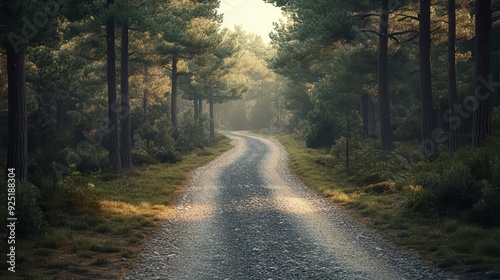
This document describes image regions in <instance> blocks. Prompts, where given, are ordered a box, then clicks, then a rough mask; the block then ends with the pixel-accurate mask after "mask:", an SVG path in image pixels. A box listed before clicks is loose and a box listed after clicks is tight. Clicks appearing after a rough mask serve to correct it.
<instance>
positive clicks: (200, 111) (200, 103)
mask: <svg viewBox="0 0 500 280" xmlns="http://www.w3.org/2000/svg"><path fill="white" fill-rule="evenodd" d="M198 114H200V116H201V115H202V114H203V95H201V94H200V96H199V100H198Z"/></svg>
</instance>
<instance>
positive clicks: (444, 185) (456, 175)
mask: <svg viewBox="0 0 500 280" xmlns="http://www.w3.org/2000/svg"><path fill="white" fill-rule="evenodd" d="M416 185H421V186H422V187H423V188H424V190H423V192H424V193H427V194H424V195H419V197H418V198H417V200H418V199H425V200H427V201H426V202H422V203H424V204H427V203H431V204H434V207H430V208H431V209H435V210H436V211H438V214H457V213H459V212H461V211H464V210H469V209H471V208H472V206H473V205H474V204H475V203H477V202H478V201H479V198H480V197H481V189H482V188H483V184H482V183H481V182H477V181H476V180H475V178H474V176H473V175H472V174H471V172H470V168H469V167H468V166H466V165H465V164H464V163H462V162H453V161H450V162H449V166H448V168H445V169H435V172H426V173H421V174H419V175H417V179H416ZM413 199H416V198H415V197H414V198H413ZM413 203H417V202H416V201H414V202H413ZM417 204H419V203H417ZM422 210H430V209H422Z"/></svg>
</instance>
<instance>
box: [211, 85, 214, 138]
mask: <svg viewBox="0 0 500 280" xmlns="http://www.w3.org/2000/svg"><path fill="white" fill-rule="evenodd" d="M210 139H211V140H212V141H215V124H214V96H213V94H212V90H210Z"/></svg>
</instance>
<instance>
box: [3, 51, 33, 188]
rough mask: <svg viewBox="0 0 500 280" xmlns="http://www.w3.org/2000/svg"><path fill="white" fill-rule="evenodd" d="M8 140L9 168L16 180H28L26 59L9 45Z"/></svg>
mask: <svg viewBox="0 0 500 280" xmlns="http://www.w3.org/2000/svg"><path fill="white" fill-rule="evenodd" d="M7 72H8V83H9V85H8V98H9V101H8V110H9V111H8V138H7V168H14V169H15V170H14V173H15V175H16V178H17V179H19V180H26V179H28V110H27V103H26V83H25V71H24V57H23V55H22V54H21V53H19V52H16V51H15V50H14V48H13V46H12V45H10V44H7Z"/></svg>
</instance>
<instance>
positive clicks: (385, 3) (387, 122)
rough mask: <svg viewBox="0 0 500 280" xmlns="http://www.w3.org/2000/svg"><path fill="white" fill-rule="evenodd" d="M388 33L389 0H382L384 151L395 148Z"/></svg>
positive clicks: (380, 93)
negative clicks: (390, 101) (392, 124)
mask: <svg viewBox="0 0 500 280" xmlns="http://www.w3.org/2000/svg"><path fill="white" fill-rule="evenodd" d="M388 32H389V0H382V9H381V11H380V38H379V49H378V104H379V115H380V116H379V118H380V134H381V140H382V149H383V150H384V151H390V150H392V148H393V139H392V127H391V108H390V105H389V76H388V75H389V74H388V68H389V67H388V39H389V37H388Z"/></svg>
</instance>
